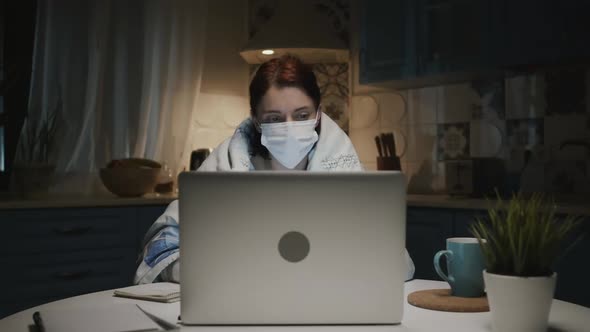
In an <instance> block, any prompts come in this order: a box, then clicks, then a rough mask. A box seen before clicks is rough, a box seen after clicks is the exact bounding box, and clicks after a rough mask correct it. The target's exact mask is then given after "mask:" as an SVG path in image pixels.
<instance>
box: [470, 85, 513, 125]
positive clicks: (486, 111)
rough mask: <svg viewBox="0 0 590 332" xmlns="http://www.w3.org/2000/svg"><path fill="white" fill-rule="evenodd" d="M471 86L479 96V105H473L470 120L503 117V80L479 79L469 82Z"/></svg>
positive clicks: (504, 114)
mask: <svg viewBox="0 0 590 332" xmlns="http://www.w3.org/2000/svg"><path fill="white" fill-rule="evenodd" d="M471 88H472V89H473V90H474V91H475V92H477V94H478V95H479V97H480V98H481V102H480V104H479V105H473V110H472V113H471V119H472V120H482V119H504V118H505V117H506V112H505V105H504V80H492V81H490V80H486V81H484V80H481V81H473V82H471Z"/></svg>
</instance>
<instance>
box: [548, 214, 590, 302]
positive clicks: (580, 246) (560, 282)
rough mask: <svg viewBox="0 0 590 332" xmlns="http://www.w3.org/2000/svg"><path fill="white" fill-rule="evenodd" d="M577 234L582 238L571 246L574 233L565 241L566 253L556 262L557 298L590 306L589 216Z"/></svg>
mask: <svg viewBox="0 0 590 332" xmlns="http://www.w3.org/2000/svg"><path fill="white" fill-rule="evenodd" d="M575 235H581V236H582V238H581V239H580V240H579V241H578V242H576V243H575V244H574V245H573V246H572V247H571V248H569V250H566V249H568V247H570V245H572V243H573V238H574V235H572V236H571V238H570V239H569V240H568V241H565V243H564V245H563V248H562V249H564V250H566V251H565V253H564V254H563V256H562V257H560V258H559V259H558V260H557V262H556V264H555V268H554V270H555V272H557V285H556V288H555V298H556V299H560V300H564V301H568V302H573V303H577V304H580V305H583V306H586V307H590V285H589V284H588V280H590V264H588V261H589V259H588V255H589V254H590V218H589V217H587V218H586V219H585V220H583V221H582V224H581V225H580V228H579V229H578V231H577V232H576V234H575Z"/></svg>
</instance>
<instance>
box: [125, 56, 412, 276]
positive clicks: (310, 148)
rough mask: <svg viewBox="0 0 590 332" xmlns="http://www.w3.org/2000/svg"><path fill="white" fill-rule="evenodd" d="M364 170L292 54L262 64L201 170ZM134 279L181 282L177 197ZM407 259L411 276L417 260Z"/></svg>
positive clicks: (148, 239)
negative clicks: (229, 132) (242, 110)
mask: <svg viewBox="0 0 590 332" xmlns="http://www.w3.org/2000/svg"><path fill="white" fill-rule="evenodd" d="M255 170H309V171H362V170H363V167H362V165H361V164H360V162H359V159H358V156H357V154H356V151H355V149H354V147H353V145H352V143H351V141H350V139H349V138H348V136H347V135H346V134H345V133H344V132H343V131H342V130H341V129H340V127H338V125H337V124H336V123H335V122H334V121H332V119H330V118H329V117H328V116H327V115H326V114H324V113H322V112H321V111H320V89H319V87H318V85H317V82H316V78H315V75H314V74H313V72H312V71H311V69H310V68H309V67H308V66H306V65H304V64H303V63H302V62H301V61H300V60H299V59H297V58H296V57H293V56H288V55H287V56H283V57H281V58H277V59H272V60H270V61H268V62H266V63H264V64H262V65H261V66H260V68H259V69H258V71H257V72H256V75H255V76H254V78H253V79H252V82H251V83H250V118H248V119H246V120H245V121H244V122H242V124H240V126H239V127H238V128H237V129H236V131H235V133H234V135H233V136H232V137H230V138H228V139H227V140H225V141H224V142H223V143H221V145H219V146H218V147H217V148H216V149H215V150H214V151H213V153H212V154H211V155H210V156H209V157H208V158H207V159H206V160H205V161H204V162H203V164H202V165H201V167H199V169H198V171H255ZM144 244H145V248H144V251H143V259H142V262H141V265H140V266H139V268H138V269H137V272H136V275H135V280H134V281H135V283H138V284H139V283H150V282H154V281H174V282H179V280H180V273H179V262H178V258H179V252H178V201H174V202H172V203H170V205H169V206H168V208H167V209H166V212H165V213H164V214H163V215H162V216H161V217H160V218H158V220H156V222H155V223H154V225H152V227H151V228H150V229H149V230H148V232H147V234H146V236H145V239H144ZM406 257H407V260H408V279H411V278H412V276H413V274H414V264H413V262H412V260H411V259H410V257H409V256H408V255H407V253H406Z"/></svg>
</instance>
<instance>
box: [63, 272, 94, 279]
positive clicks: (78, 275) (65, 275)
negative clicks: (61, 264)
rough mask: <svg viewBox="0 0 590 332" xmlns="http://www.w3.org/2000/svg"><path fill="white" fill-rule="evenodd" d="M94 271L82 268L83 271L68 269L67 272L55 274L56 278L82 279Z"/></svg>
mask: <svg viewBox="0 0 590 332" xmlns="http://www.w3.org/2000/svg"><path fill="white" fill-rule="evenodd" d="M90 273H92V270H82V271H73V272H72V271H67V272H58V273H55V274H54V275H53V276H54V277H55V278H56V279H61V280H80V279H84V278H86V277H87V276H89V275H90Z"/></svg>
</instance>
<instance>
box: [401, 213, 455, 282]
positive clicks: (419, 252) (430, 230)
mask: <svg viewBox="0 0 590 332" xmlns="http://www.w3.org/2000/svg"><path fill="white" fill-rule="evenodd" d="M406 224H407V227H406V232H407V234H406V248H407V249H408V253H409V254H410V257H412V260H413V261H414V265H416V273H415V274H414V278H416V279H428V280H441V279H440V278H439V276H438V275H437V274H436V272H435V270H434V265H433V259H434V255H435V254H436V253H437V252H438V251H439V250H443V249H445V247H446V239H447V238H449V237H451V236H452V234H453V233H452V231H453V214H452V212H451V211H450V210H444V209H430V208H408V211H407V223H406ZM443 265H444V264H443Z"/></svg>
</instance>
